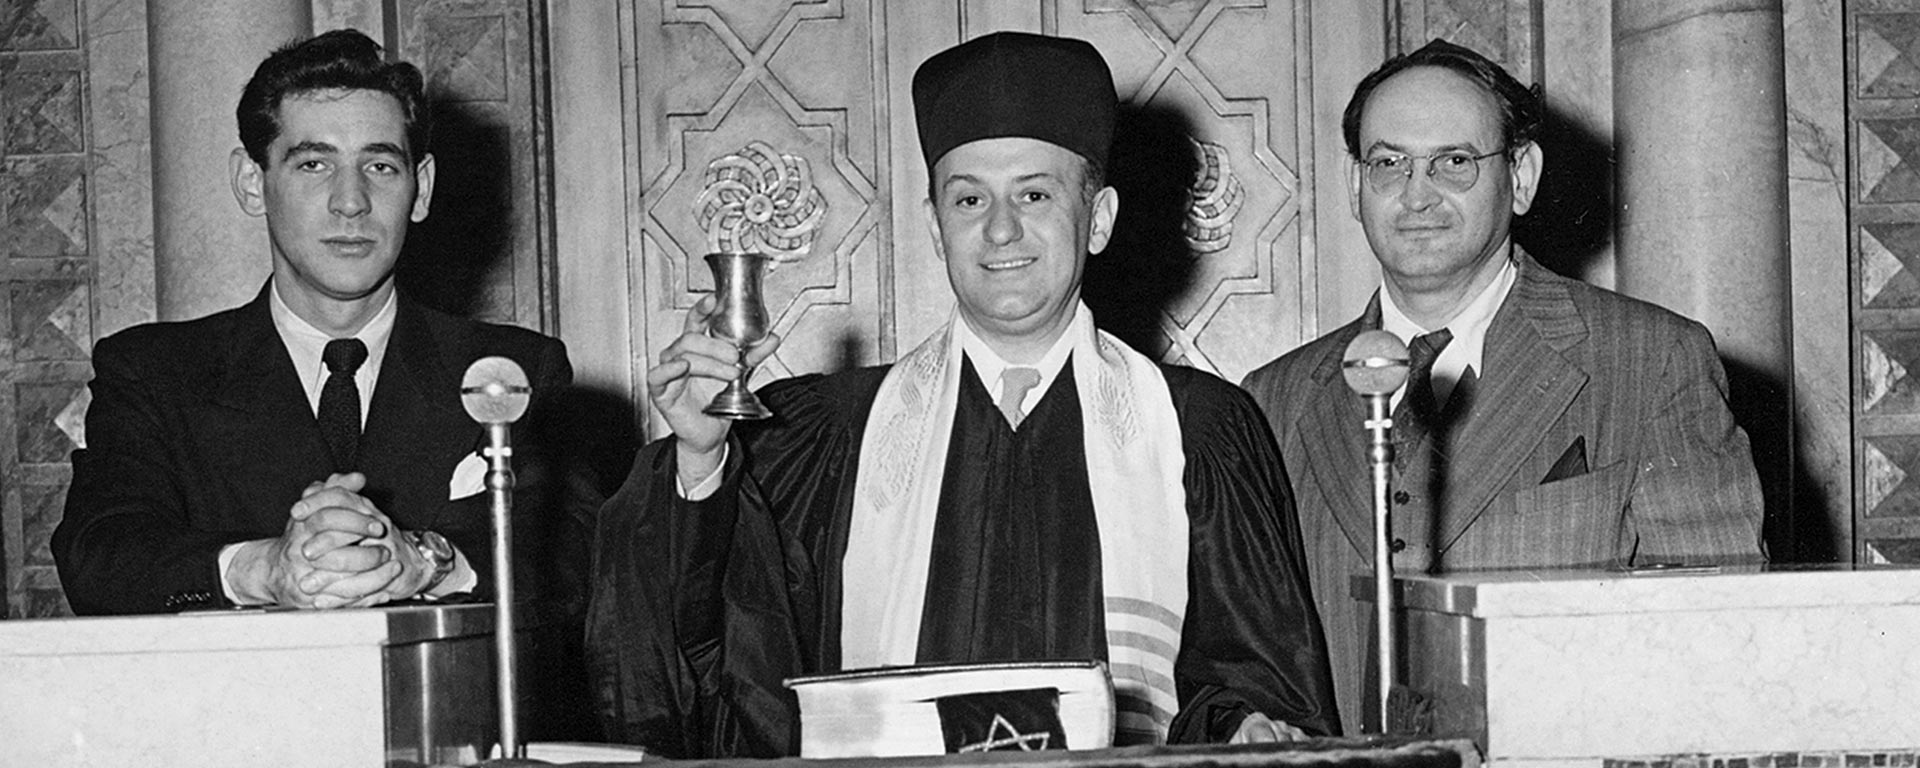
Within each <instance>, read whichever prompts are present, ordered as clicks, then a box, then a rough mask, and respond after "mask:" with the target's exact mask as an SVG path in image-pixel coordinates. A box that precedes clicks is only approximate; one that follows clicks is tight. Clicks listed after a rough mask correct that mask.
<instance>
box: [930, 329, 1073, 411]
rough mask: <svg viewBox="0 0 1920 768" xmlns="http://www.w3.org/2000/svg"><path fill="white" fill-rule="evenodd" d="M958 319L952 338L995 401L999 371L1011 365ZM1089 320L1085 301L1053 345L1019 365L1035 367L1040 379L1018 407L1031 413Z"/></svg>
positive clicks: (1057, 376)
mask: <svg viewBox="0 0 1920 768" xmlns="http://www.w3.org/2000/svg"><path fill="white" fill-rule="evenodd" d="M956 314H958V313H956ZM958 319H959V322H956V323H954V324H953V336H954V340H955V341H958V342H960V351H962V352H965V353H966V355H967V359H968V360H970V361H972V362H973V370H974V372H975V373H977V374H979V375H980V383H981V384H982V385H984V386H986V388H987V394H988V395H991V396H992V397H993V399H994V401H995V403H996V404H997V403H998V401H999V399H1000V374H1002V373H1004V372H1006V370H1007V368H1009V367H1012V366H1010V365H1009V364H1008V363H1007V361H1006V359H1005V358H1002V357H1001V356H1000V355H999V354H998V353H996V352H994V351H993V347H990V346H988V345H987V342H986V340H985V339H982V338H980V336H979V335H978V334H976V333H974V332H973V328H972V327H971V326H969V325H967V319H966V317H965V316H964V315H961V316H959V318H958ZM1092 324H1093V313H1092V312H1089V311H1088V310H1087V307H1086V305H1085V304H1082V305H1080V306H1079V307H1078V308H1076V309H1075V311H1074V314H1073V322H1072V323H1071V324H1069V325H1068V326H1067V330H1066V332H1064V333H1062V334H1060V338H1057V339H1054V340H1053V346H1051V347H1048V348H1047V353H1046V354H1044V355H1041V356H1040V360H1039V361H1038V362H1036V363H1034V364H1033V365H1030V366H1021V367H1024V368H1033V369H1034V370H1037V371H1039V372H1040V383H1038V384H1035V385H1033V389H1030V390H1027V396H1026V397H1025V398H1022V401H1021V406H1020V410H1023V411H1026V412H1028V413H1032V412H1033V407H1034V406H1036V405H1039V404H1040V397H1041V396H1042V395H1044V394H1046V393H1047V388H1048V387H1051V386H1053V380H1054V379H1056V378H1059V377H1060V369H1061V368H1064V367H1066V364H1067V357H1068V356H1070V355H1072V354H1073V341H1074V339H1077V338H1079V337H1080V335H1084V334H1086V333H1087V332H1088V330H1087V329H1088V326H1090V325H1092Z"/></svg>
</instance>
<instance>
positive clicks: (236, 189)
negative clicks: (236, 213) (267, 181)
mask: <svg viewBox="0 0 1920 768" xmlns="http://www.w3.org/2000/svg"><path fill="white" fill-rule="evenodd" d="M227 170H228V171H230V172H231V176H232V179H231V181H232V183H233V199H234V200H235V201H237V202H239V203H240V210H242V211H245V212H246V214H247V215H248V216H265V215H267V198H266V194H265V193H264V192H263V191H262V190H261V183H262V179H261V177H262V176H263V175H264V172H263V171H262V170H261V168H260V165H259V164H258V163H255V162H254V161H253V158H251V157H248V156H247V150H246V149H245V148H242V147H235V148H234V149H233V153H232V154H229V155H227Z"/></svg>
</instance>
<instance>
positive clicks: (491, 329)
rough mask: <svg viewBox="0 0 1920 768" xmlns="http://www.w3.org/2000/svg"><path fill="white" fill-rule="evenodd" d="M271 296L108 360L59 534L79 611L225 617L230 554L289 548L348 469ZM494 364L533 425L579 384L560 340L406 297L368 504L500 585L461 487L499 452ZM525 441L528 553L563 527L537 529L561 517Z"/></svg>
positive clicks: (59, 556)
mask: <svg viewBox="0 0 1920 768" xmlns="http://www.w3.org/2000/svg"><path fill="white" fill-rule="evenodd" d="M266 290H267V289H263V290H262V291H261V293H260V295H259V296H258V297H256V298H255V299H254V300H253V301H251V302H249V303H247V304H246V305H244V306H241V307H239V308H236V309H231V310H228V311H225V312H220V313H217V314H214V315H209V316H207V317H203V318H200V319H197V320H191V321H186V322H174V323H153V324H148V325H142V326H138V327H134V328H129V329H127V330H125V331H123V332H120V333H117V334H114V335H113V336H111V337H108V338H105V339H102V340H100V342H99V343H98V344H97V345H96V346H95V347H94V357H93V364H94V379H93V382H92V384H91V385H90V387H91V389H92V393H93V402H92V403H91V405H89V406H88V410H87V430H86V443H85V445H86V447H85V448H83V449H81V450H78V451H75V452H74V456H73V483H72V487H71V488H70V489H69V490H68V492H67V506H66V513H65V517H64V519H63V520H62V521H61V523H60V527H59V528H58V529H57V530H55V532H54V536H53V553H54V558H55V561H56V563H57V564H58V566H59V571H60V579H61V582H62V586H63V587H64V588H65V589H66V594H67V599H68V601H69V602H70V603H71V604H72V606H73V610H74V612H75V613H79V614H97V613H153V612H162V611H172V610H180V609H183V608H193V607H217V606H220V605H224V604H225V602H226V601H225V598H224V595H223V592H222V589H221V579H220V574H219V572H218V565H217V560H218V556H219V552H220V549H221V548H222V547H225V546H226V545H228V544H233V543H236V542H242V541H247V540H250V539H259V538H269V537H273V536H278V535H280V533H281V532H282V531H283V530H284V529H285V527H286V521H287V515H288V511H289V509H290V508H291V507H292V505H293V503H294V502H295V501H297V500H298V499H299V498H300V492H301V491H302V490H303V489H304V488H305V487H306V486H307V485H308V484H309V483H312V482H314V481H317V480H324V479H326V477H327V475H328V473H329V472H330V471H331V460H330V459H329V457H328V453H327V447H326V443H325V441H324V440H323V438H322V437H321V434H320V427H319V424H318V422H317V420H316V419H315V418H314V414H313V410H312V406H311V405H309V403H308V400H307V396H306V393H305V390H304V389H303V388H302V386H301V384H300V382H299V380H298V375H297V374H296V373H295V372H294V368H293V362H292V360H291V359H290V358H289V357H288V353H287V350H286V347H285V345H284V344H282V343H281V341H280V336H279V334H278V332H276V330H275V329H274V326H273V318H272V316H271V315H270V314H269V310H268V304H267V302H268V297H267V293H266ZM488 355H501V356H505V357H508V358H511V359H513V360H514V361H515V362H517V363H519V364H520V366H521V367H522V368H523V369H525V370H526V371H527V372H528V377H529V379H530V380H531V382H532V383H533V387H534V405H533V406H532V409H531V410H530V414H529V418H531V417H532V414H534V413H537V412H538V411H539V410H540V409H541V403H542V402H543V401H544V400H549V399H551V395H552V394H553V393H554V391H555V390H556V389H557V388H559V387H562V386H564V385H566V384H568V383H569V382H570V380H571V378H572V369H571V368H570V366H569V365H568V363H567V354H566V348H565V346H564V345H562V344H561V343H560V342H559V341H558V340H555V339H552V338H549V337H546V336H542V335H540V334H538V333H534V332H532V331H528V330H525V329H521V328H513V327H509V326H500V325H490V324H486V323H479V322H475V321H471V320H466V319H462V318H457V317H454V316H451V315H447V314H444V313H441V312H437V311H434V310H432V309H429V308H427V307H424V306H421V305H419V304H415V303H413V302H411V301H408V300H407V298H406V297H405V296H401V297H400V298H399V306H398V315H397V316H396V318H395V320H394V327H393V335H392V337H391V338H390V339H389V341H388V347H387V356H386V359H385V362H384V363H383V364H382V365H381V368H380V378H379V381H378V383H377V384H376V385H375V387H374V394H373V401H372V403H370V404H369V405H368V411H367V420H366V429H365V431H364V432H363V433H362V435H361V437H360V447H359V469H360V471H362V472H364V473H366V475H367V490H366V491H365V495H366V496H367V497H368V498H369V499H370V500H372V501H373V502H374V503H375V504H377V505H378V506H379V507H380V509H381V511H383V512H385V513H386V514H387V515H388V516H389V517H391V518H392V519H393V521H394V523H395V524H397V525H399V526H400V527H401V528H402V529H403V530H415V529H428V530H435V531H439V532H441V533H443V534H445V535H446V536H447V538H449V539H451V540H452V541H453V543H454V545H455V546H457V547H459V548H460V550H461V551H462V552H464V553H466V555H467V559H468V561H469V562H471V563H472V564H473V566H474V568H475V570H476V571H478V572H479V573H480V576H481V579H480V584H481V585H482V586H483V587H484V586H486V585H488V584H490V583H491V582H490V578H491V576H490V574H491V570H492V569H491V562H490V557H489V553H490V551H491V544H490V536H491V534H490V529H489V515H488V511H487V509H488V508H487V495H486V494H485V493H481V494H478V495H475V496H471V497H467V498H463V499H460V500H451V501H450V500H449V499H448V481H449V479H450V478H451V477H452V475H453V470H454V467H455V466H456V465H457V464H458V463H459V462H460V461H461V459H463V458H465V457H466V456H467V455H469V454H472V453H473V452H474V450H475V449H476V448H477V447H479V446H480V445H481V443H482V442H483V441H484V439H485V431H484V429H483V428H482V427H481V426H480V425H478V424H476V423H474V421H473V420H472V419H471V418H469V417H468V416H467V414H466V411H465V409H464V408H463V407H462V406H461V403H460V394H459V393H460V380H461V377H462V376H463V375H464V374H465V372H466V368H467V366H468V365H469V364H470V363H472V361H474V360H476V359H478V358H481V357H484V356H488ZM526 423H528V420H525V419H523V420H522V424H526ZM518 434H520V432H519V431H516V435H518ZM523 442H524V441H517V442H516V446H515V456H514V461H515V470H516V474H517V475H519V477H520V480H521V486H520V487H521V488H522V489H523V491H525V490H528V489H529V481H532V484H534V487H533V488H532V489H531V491H532V492H519V493H516V518H517V521H516V526H515V533H516V549H518V550H520V551H521V552H532V551H535V550H536V549H538V548H539V547H541V546H542V544H541V542H543V541H544V540H545V539H546V536H545V535H544V534H545V533H546V532H548V531H550V530H551V527H550V526H548V525H544V524H543V525H526V524H522V521H529V522H530V521H533V520H539V519H541V518H545V519H546V520H547V521H552V520H553V517H552V516H551V515H549V514H546V513H544V512H543V511H542V510H541V509H539V508H540V507H541V506H543V504H542V503H541V502H542V501H543V500H544V499H545V496H544V494H542V493H541V492H539V490H538V485H537V484H538V482H539V480H540V479H541V477H542V476H543V475H544V474H545V472H544V471H543V470H542V469H541V467H540V452H539V450H538V448H537V446H531V445H523V444H522V443H523ZM518 572H520V571H519V569H516V573H518Z"/></svg>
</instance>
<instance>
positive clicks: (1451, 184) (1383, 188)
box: [1360, 149, 1506, 195]
mask: <svg viewBox="0 0 1920 768" xmlns="http://www.w3.org/2000/svg"><path fill="white" fill-rule="evenodd" d="M1504 152H1506V150H1504V149H1496V150H1494V151H1492V152H1488V153H1486V154H1484V155H1476V154H1472V153H1470V152H1466V151H1463V150H1458V149H1454V150H1448V151H1446V152H1435V153H1433V154H1431V155H1427V156H1426V157H1409V156H1407V155H1379V156H1376V157H1369V158H1367V159H1365V160H1362V161H1360V164H1361V165H1362V166H1365V167H1366V169H1367V186H1369V187H1372V188H1373V191H1374V192H1375V193H1377V194H1382V195H1397V194H1400V190H1402V189H1404V188H1406V186H1407V181H1408V180H1410V179H1412V178H1413V168H1414V166H1415V165H1417V164H1418V163H1417V161H1420V160H1425V161H1427V178H1429V179H1432V180H1433V183H1434V186H1437V187H1439V188H1441V189H1444V190H1447V191H1448V192H1465V191H1467V190H1469V189H1473V185H1474V182H1477V181H1479V180H1480V161H1482V160H1485V159H1487V158H1489V157H1493V156H1495V155H1499V154H1502V153H1504Z"/></svg>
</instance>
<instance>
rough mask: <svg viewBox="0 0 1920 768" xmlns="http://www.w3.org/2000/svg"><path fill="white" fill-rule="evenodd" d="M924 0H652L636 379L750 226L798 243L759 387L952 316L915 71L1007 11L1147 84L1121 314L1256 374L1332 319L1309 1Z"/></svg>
mask: <svg viewBox="0 0 1920 768" xmlns="http://www.w3.org/2000/svg"><path fill="white" fill-rule="evenodd" d="M906 9H907V6H904V5H901V4H892V3H890V4H884V5H883V4H870V3H867V2H860V1H858V0H846V1H841V2H830V1H827V0H816V1H815V2H787V3H766V2H665V3H658V4H656V3H636V4H634V5H633V6H631V16H630V18H631V19H632V35H633V43H632V48H631V50H632V51H633V55H634V57H635V67H634V71H635V72H636V75H635V80H634V89H635V91H636V93H635V96H634V103H635V104H636V105H637V109H636V110H635V112H634V114H633V117H632V123H631V125H630V130H631V131H632V133H633V134H634V136H635V137H636V139H637V141H636V142H635V143H636V145H637V146H636V149H637V156H638V158H637V167H638V178H637V199H636V200H634V202H633V205H634V208H635V211H636V212H637V215H636V216H635V217H634V225H633V226H634V227H635V228H636V230H637V235H636V239H637V240H638V248H637V250H638V252H639V255H640V259H641V263H640V264H639V265H638V268H637V269H633V270H630V272H629V278H630V280H631V286H630V287H631V291H632V296H633V297H634V302H633V312H634V315H633V323H634V325H635V326H636V327H637V328H641V329H644V332H643V333H637V334H635V336H636V339H644V342H639V341H637V342H636V344H642V343H643V344H644V348H643V349H636V350H635V355H636V361H635V373H636V375H638V374H639V373H641V372H644V370H645V368H646V366H647V365H648V364H650V361H651V358H652V356H653V355H655V354H657V351H658V350H659V349H662V348H663V347H664V346H665V345H666V344H667V343H668V342H669V341H670V340H671V339H672V338H673V336H675V335H677V334H678V333H679V331H680V327H681V322H682V315H683V312H684V310H685V308H686V307H688V306H690V305H691V303H692V302H693V300H694V299H696V298H697V297H698V295H699V294H700V293H702V292H704V291H706V290H708V289H709V286H710V285H711V280H710V277H709V276H708V275H707V274H706V268H705V266H704V264H703V263H702V262H701V261H700V258H699V257H700V256H701V255H702V254H703V253H705V252H706V251H708V250H711V249H713V248H716V247H728V246H729V245H730V244H731V245H734V246H740V245H749V246H754V247H758V248H759V249H761V250H763V251H766V252H768V253H771V254H773V255H775V256H776V258H777V262H776V264H775V266H774V268H773V270H772V271H771V273H770V274H769V276H768V278H767V284H766V291H767V296H768V301H769V305H770V308H771V310H772V315H773V317H774V318H775V321H774V327H775V330H777V331H778V332H780V333H781V334H782V335H783V336H784V337H785V339H786V341H785V343H784V345H783V347H782V348H781V350H780V352H779V353H778V354H777V355H776V356H775V357H774V358H773V359H771V360H769V361H768V363H767V364H766V365H764V366H763V367H762V368H761V369H760V370H759V371H757V372H756V374H755V377H756V378H755V382H756V384H757V383H763V382H765V381H768V380H771V379H775V378H780V377H785V376H788V375H792V374H793V373H797V372H811V371H826V370H837V369H841V368H845V367H848V366H851V365H859V364H870V363H876V362H883V361H890V360H892V359H893V358H894V357H896V356H897V355H898V354H900V353H901V352H902V351H904V350H905V349H907V348H910V347H911V346H913V345H914V344H917V343H918V342H919V341H920V340H921V339H922V338H924V337H925V336H926V335H927V334H928V333H930V332H932V331H933V330H934V329H935V328H937V327H938V326H939V324H940V323H942V322H944V321H945V320H946V319H947V317H948V314H949V312H950V311H951V306H952V302H953V299H952V294H951V291H950V290H949V289H948V288H947V284H946V276H945V271H944V267H943V265H942V264H941V263H940V262H939V261H938V260H937V259H936V258H935V257H934V256H933V255H932V254H933V251H932V247H931V240H930V236H929V233H928V229H927V227H926V224H925V218H924V213H923V211H922V201H923V200H924V198H925V196H926V172H925V169H924V167H923V163H922V160H921V158H920V154H919V147H918V140H917V137H916V135H915V132H914V128H913V122H912V102H911V98H910V95H909V90H910V83H911V80H912V75H913V71H914V69H915V68H916V67H917V66H918V65H919V63H920V62H922V61H924V60H925V59H926V58H927V57H928V56H931V55H932V54H933V53H935V52H937V51H939V50H941V49H943V48H946V47H948V46H950V45H953V44H955V43H957V42H959V41H961V40H963V39H968V38H971V37H975V36H978V35H981V34H985V33H987V32H991V31H995V30H998V29H1023V30H1027V31H1038V32H1045V33H1049V34H1063V35H1071V36H1076V37H1081V38H1084V39H1087V40H1089V41H1091V42H1092V43H1093V44H1094V45H1095V46H1096V47H1099V48H1100V49H1101V50H1102V52H1103V53H1104V54H1105V55H1106V57H1107V58H1108V60H1109V62H1110V63H1111V65H1112V66H1113V69H1114V74H1115V79H1116V81H1117V85H1118V87H1119V92H1120V94H1121V97H1122V99H1123V100H1124V101H1125V102H1126V114H1125V115H1124V116H1123V123H1122V128H1121V138H1120V139H1119V141H1118V144H1119V146H1118V147H1117V148H1116V150H1115V156H1114V158H1113V160H1112V162H1111V164H1110V168H1109V177H1110V181H1111V182H1112V183H1113V184H1114V185H1115V186H1116V187H1117V188H1119V189H1120V190H1121V196H1122V213H1121V221H1122V224H1121V231H1120V233H1119V234H1118V235H1117V237H1116V240H1115V243H1114V245H1113V246H1112V247H1110V248H1109V251H1108V253H1106V254H1103V255H1102V256H1099V257H1097V258H1096V260H1095V262H1094V264H1095V266H1094V267H1092V268H1090V274H1089V278H1088V279H1089V283H1090V284H1089V289H1088V290H1089V303H1090V304H1093V305H1094V307H1095V311H1096V314H1097V315H1099V316H1100V318H1101V322H1102V324H1103V325H1105V326H1107V327H1109V328H1111V329H1113V330H1116V331H1118V332H1120V333H1121V334H1122V335H1123V336H1125V337H1126V338H1127V339H1128V340H1129V341H1132V342H1134V343H1135V344H1136V345H1137V346H1140V347H1142V348H1143V349H1147V350H1148V351H1150V352H1151V353H1153V354H1156V355H1161V356H1163V357H1165V358H1166V359H1168V360H1175V361H1180V362H1185V363H1188V364H1191V365H1194V366H1196V367H1200V368H1203V369H1206V370H1210V371H1216V372H1219V373H1221V374H1223V375H1226V376H1228V377H1229V378H1235V379H1237V378H1238V377H1239V376H1241V375H1243V374H1244V373H1245V372H1246V371H1248V370H1250V369H1251V368H1253V367H1254V366H1256V365H1258V364H1260V363H1263V362H1265V361H1266V360H1268V359H1271V358H1272V357H1273V356H1275V355H1277V354H1279V353H1280V352H1282V351H1284V350H1285V349H1287V348H1289V347H1291V346H1292V345H1293V344H1295V343H1297V342H1299V341H1300V340H1302V339H1303V338H1304V337H1305V336H1307V335H1310V333H1311V332H1312V330H1313V324H1312V322H1311V317H1312V313H1313V311H1314V309H1315V305H1314V301H1313V298H1312V294H1311V291H1309V290H1307V289H1305V288H1303V286H1311V285H1312V281H1311V280H1310V279H1308V278H1310V276H1311V273H1312V270H1313V249H1312V247H1311V245H1310V244H1311V243H1312V242H1313V238H1312V223H1311V222H1312V219H1311V216H1310V215H1309V213H1310V211H1311V210H1312V200H1311V198H1310V196H1309V195H1303V194H1301V192H1300V190H1301V189H1303V188H1305V187H1306V186H1310V184H1309V182H1310V181H1311V178H1312V176H1311V174H1312V163H1311V153H1310V151H1308V150H1309V149H1310V147H1311V139H1310V138H1309V137H1310V136H1311V134H1312V132H1313V129H1312V120H1313V111H1312V109H1311V108H1310V106H1309V105H1308V104H1307V103H1306V92H1305V89H1303V87H1302V83H1303V82H1304V78H1305V72H1306V70H1303V69H1302V67H1301V66H1300V64H1299V62H1301V61H1304V60H1305V59H1306V57H1307V56H1308V49H1309V48H1310V46H1309V44H1308V42H1307V41H1308V40H1309V34H1308V31H1307V26H1306V19H1307V18H1308V12H1307V8H1306V4H1304V3H1266V2H1249V1H1248V0H1225V1H1222V0H1190V1H1188V2H1160V3H1135V2H1122V1H1121V0H1090V1H1089V2H1085V3H1078V4H1076V3H1060V2H1052V1H1049V0H1035V1H1032V2H995V3H980V2H964V1H960V2H952V3H931V2H927V3H918V4H914V5H913V6H911V11H910V12H909V11H908V10H906ZM1303 158H1306V159H1305V160H1303ZM1303 318H1306V319H1303Z"/></svg>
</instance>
